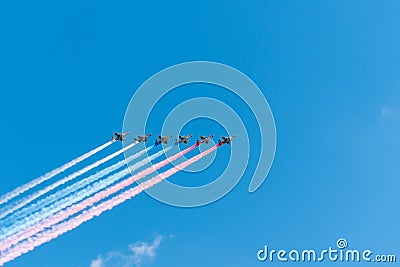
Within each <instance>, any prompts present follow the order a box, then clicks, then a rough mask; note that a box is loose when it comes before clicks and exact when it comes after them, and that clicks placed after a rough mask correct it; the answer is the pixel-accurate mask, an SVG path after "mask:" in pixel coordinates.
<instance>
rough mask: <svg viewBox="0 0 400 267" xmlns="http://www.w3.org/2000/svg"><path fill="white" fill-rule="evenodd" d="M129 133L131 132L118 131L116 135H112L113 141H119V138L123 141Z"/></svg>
mask: <svg viewBox="0 0 400 267" xmlns="http://www.w3.org/2000/svg"><path fill="white" fill-rule="evenodd" d="M127 134H129V132H125V133H117V132H114V135H115V136H113V137H111V141H113V142H115V141H117V140H121V142H123V141H125V136H126V135H127Z"/></svg>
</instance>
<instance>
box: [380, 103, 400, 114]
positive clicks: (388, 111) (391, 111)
mask: <svg viewBox="0 0 400 267" xmlns="http://www.w3.org/2000/svg"><path fill="white" fill-rule="evenodd" d="M399 114H400V110H399V109H396V108H393V107H391V106H388V105H383V106H382V107H381V116H382V117H389V116H396V115H399Z"/></svg>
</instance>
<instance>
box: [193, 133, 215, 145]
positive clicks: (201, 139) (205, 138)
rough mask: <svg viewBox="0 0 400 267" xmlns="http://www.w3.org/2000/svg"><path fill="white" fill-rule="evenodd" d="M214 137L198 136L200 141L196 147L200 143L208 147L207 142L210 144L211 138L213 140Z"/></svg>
mask: <svg viewBox="0 0 400 267" xmlns="http://www.w3.org/2000/svg"><path fill="white" fill-rule="evenodd" d="M213 137H214V135H213V134H212V135H210V136H203V135H200V140H197V143H196V144H197V145H200V144H201V143H205V144H206V145H208V142H210V140H211V138H213Z"/></svg>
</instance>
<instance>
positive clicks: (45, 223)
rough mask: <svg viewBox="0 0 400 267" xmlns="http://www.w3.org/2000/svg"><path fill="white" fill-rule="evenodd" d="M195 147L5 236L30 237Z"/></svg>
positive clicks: (4, 243)
mask: <svg viewBox="0 0 400 267" xmlns="http://www.w3.org/2000/svg"><path fill="white" fill-rule="evenodd" d="M195 147H197V145H193V146H191V147H189V148H187V149H185V150H183V151H182V152H179V153H177V154H175V155H173V156H171V157H169V158H167V159H165V160H163V161H161V162H159V163H156V164H154V165H152V166H150V167H148V168H146V169H144V170H143V171H141V172H139V173H137V174H135V175H133V176H131V177H130V178H127V179H125V180H123V181H121V182H119V183H118V184H115V185H113V186H111V187H109V188H107V189H105V190H103V191H101V192H99V193H96V194H95V195H94V196H92V197H90V198H87V199H85V200H83V201H82V202H80V203H78V204H75V205H72V206H70V207H69V208H67V209H65V210H62V211H60V212H58V213H56V214H54V215H53V216H52V217H49V218H47V219H44V220H42V221H40V222H38V223H37V224H35V225H33V226H31V227H29V228H27V229H25V230H23V231H22V232H20V233H18V234H16V236H15V237H14V236H11V237H10V238H7V240H10V241H11V243H15V241H14V240H16V239H18V240H23V239H25V238H28V237H31V236H33V235H35V234H37V233H39V232H40V231H42V230H44V229H46V228H48V227H51V226H52V225H55V224H57V223H59V222H62V221H63V220H65V219H68V218H69V217H70V216H72V215H74V214H75V213H78V212H80V211H82V210H84V209H86V208H88V207H90V206H92V205H94V204H95V203H97V202H99V201H101V200H103V199H105V198H107V197H108V196H110V195H112V194H114V193H116V192H118V191H120V190H121V189H124V188H125V187H127V186H129V185H131V184H133V183H134V182H136V181H138V180H139V179H141V178H144V177H146V176H147V175H148V174H151V173H153V172H154V171H156V170H158V169H160V168H161V167H163V166H165V165H167V164H168V163H170V162H171V161H174V160H176V159H177V158H179V157H181V156H182V155H184V154H186V153H188V152H189V151H191V150H193V149H194V148H195ZM10 245H11V244H10V243H9V242H2V247H10Z"/></svg>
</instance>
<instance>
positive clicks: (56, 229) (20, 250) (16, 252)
mask: <svg viewBox="0 0 400 267" xmlns="http://www.w3.org/2000/svg"><path fill="white" fill-rule="evenodd" d="M218 147H220V145H216V146H214V147H212V148H210V149H208V150H206V151H205V152H203V153H201V154H199V155H197V156H194V157H192V158H191V159H189V160H187V161H185V162H183V163H181V164H179V165H177V166H176V167H172V168H171V169H169V170H167V171H165V172H163V173H161V174H159V175H156V176H155V177H153V178H151V179H150V180H148V181H146V182H143V183H141V184H140V185H138V186H135V187H133V188H131V189H129V190H126V191H125V192H123V193H121V194H119V195H117V196H114V197H113V198H111V199H109V200H107V201H104V202H102V203H100V204H98V205H96V206H94V207H92V208H90V209H88V210H86V211H83V212H82V213H81V214H79V215H77V216H76V217H73V218H71V219H69V220H67V221H65V222H61V223H59V224H57V225H54V226H52V227H51V228H50V229H48V230H45V231H43V232H41V233H39V234H37V235H36V236H33V237H31V238H29V239H27V240H26V241H24V242H22V243H20V244H18V245H17V246H15V247H13V248H12V249H10V250H7V251H4V252H3V253H4V254H3V255H1V254H0V255H1V256H2V257H1V258H0V266H2V265H4V263H7V262H9V261H11V260H13V259H15V258H17V257H19V256H21V255H22V254H25V253H27V252H29V251H31V250H33V249H34V248H35V247H37V246H40V245H42V244H44V243H46V242H49V241H51V240H53V239H55V238H57V237H58V236H60V235H62V234H64V233H66V232H68V231H71V230H73V229H75V228H76V227H78V226H79V225H81V224H82V223H84V222H86V221H89V220H91V219H92V218H94V217H96V216H99V215H101V214H102V213H103V212H105V211H107V210H111V209H112V208H114V207H115V206H117V205H119V204H121V203H123V202H125V201H126V200H129V199H131V198H133V197H134V196H136V195H138V194H139V193H141V192H142V191H143V190H146V189H148V188H150V187H152V186H154V185H156V184H158V183H159V182H161V181H162V180H164V179H167V178H168V177H170V176H171V175H173V174H175V173H176V172H178V171H180V170H182V169H184V168H185V167H187V166H189V165H190V164H192V163H194V162H196V161H197V160H199V159H201V158H202V157H204V156H206V155H208V154H209V153H211V152H212V151H214V150H215V149H217V148H218Z"/></svg>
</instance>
